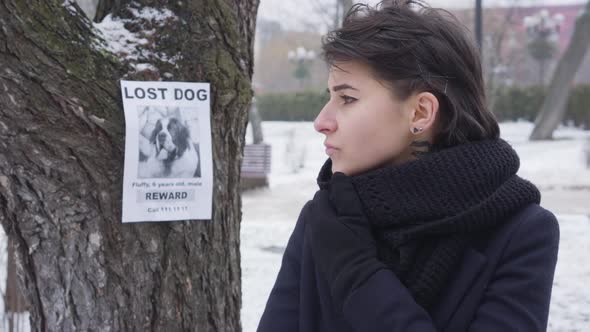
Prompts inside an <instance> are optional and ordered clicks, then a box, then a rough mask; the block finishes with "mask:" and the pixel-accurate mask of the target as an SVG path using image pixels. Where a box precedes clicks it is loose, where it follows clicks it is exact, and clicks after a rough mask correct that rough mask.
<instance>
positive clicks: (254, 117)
mask: <svg viewBox="0 0 590 332" xmlns="http://www.w3.org/2000/svg"><path fill="white" fill-rule="evenodd" d="M250 126H251V127H252V144H261V143H264V135H263V133H262V118H261V117H260V112H258V102H257V101H256V98H252V104H251V105H250Z"/></svg>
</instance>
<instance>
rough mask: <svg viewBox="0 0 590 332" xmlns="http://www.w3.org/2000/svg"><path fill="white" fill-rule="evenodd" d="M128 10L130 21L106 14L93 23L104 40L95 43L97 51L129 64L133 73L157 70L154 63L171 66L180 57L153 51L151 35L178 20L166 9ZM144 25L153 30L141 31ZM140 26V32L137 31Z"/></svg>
mask: <svg viewBox="0 0 590 332" xmlns="http://www.w3.org/2000/svg"><path fill="white" fill-rule="evenodd" d="M127 10H128V11H129V12H130V13H131V14H132V15H133V16H134V18H132V19H128V18H120V17H113V15H112V14H108V15H107V16H106V17H105V18H104V19H103V20H102V22H100V23H93V25H94V27H95V30H97V31H98V33H97V35H99V37H101V38H102V39H103V40H102V41H98V40H97V43H96V44H95V48H96V49H98V50H106V51H108V52H110V53H113V54H114V55H115V56H117V57H119V58H122V59H123V61H125V62H127V63H128V64H129V65H131V66H132V67H133V68H134V69H135V70H136V71H144V70H150V71H158V68H156V67H155V66H154V65H153V60H157V61H162V62H167V63H171V64H174V63H176V61H177V60H178V59H180V57H179V56H172V57H170V56H167V55H166V54H163V53H160V52H155V51H154V46H155V45H153V43H154V42H153V40H154V38H153V37H154V35H156V34H157V32H158V31H157V30H158V27H163V26H165V25H166V24H168V23H169V22H170V20H172V21H176V20H178V17H177V16H176V15H175V14H174V13H173V12H172V11H170V10H169V9H167V8H163V9H161V8H153V7H142V8H133V7H129V8H127ZM146 23H148V24H147V25H149V26H150V27H153V28H152V29H146V28H143V27H144V26H145V25H146ZM132 26H134V27H135V28H136V29H133V28H132V29H131V30H137V32H134V31H131V30H130V29H129V27H132ZM137 27H141V29H137Z"/></svg>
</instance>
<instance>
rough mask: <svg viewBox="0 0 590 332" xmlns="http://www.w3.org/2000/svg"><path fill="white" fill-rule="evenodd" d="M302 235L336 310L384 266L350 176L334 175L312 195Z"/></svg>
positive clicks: (338, 173) (337, 173)
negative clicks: (305, 239) (304, 235)
mask: <svg viewBox="0 0 590 332" xmlns="http://www.w3.org/2000/svg"><path fill="white" fill-rule="evenodd" d="M306 232H308V233H309V234H308V236H309V237H310V241H311V248H312V254H313V258H314V260H315V264H316V267H317V268H318V269H319V270H320V272H321V273H322V275H323V276H324V278H325V279H326V280H327V281H328V284H329V285H330V288H331V291H332V299H333V301H334V304H335V305H336V308H337V309H338V310H341V309H342V306H343V304H344V301H345V300H346V298H347V297H348V295H350V294H351V293H352V292H353V291H354V290H355V289H357V288H358V287H359V286H360V285H362V284H363V283H364V282H365V281H366V280H367V279H369V278H370V277H371V276H372V275H373V274H374V273H375V272H377V271H378V270H380V269H384V268H386V266H385V265H384V264H383V263H382V262H380V261H379V260H378V259H377V247H376V243H375V239H374V237H373V235H372V232H371V227H370V224H369V222H368V220H367V218H366V216H365V215H364V213H363V209H362V205H361V201H360V199H359V197H358V194H357V193H356V190H355V189H354V187H353V185H352V182H351V181H350V177H348V176H346V175H345V174H343V173H340V172H336V173H334V174H333V175H332V178H331V180H330V187H329V189H328V190H320V191H318V192H317V193H316V195H315V196H314V198H313V201H312V203H311V213H310V220H309V222H308V223H307V225H306Z"/></svg>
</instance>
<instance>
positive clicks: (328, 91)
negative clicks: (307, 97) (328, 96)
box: [326, 84, 358, 93]
mask: <svg viewBox="0 0 590 332" xmlns="http://www.w3.org/2000/svg"><path fill="white" fill-rule="evenodd" d="M344 89H352V90H356V91H358V89H357V88H354V87H352V86H350V85H348V84H340V85H336V86H335V87H333V88H332V90H333V91H334V92H336V91H339V90H344ZM326 92H327V93H330V89H326Z"/></svg>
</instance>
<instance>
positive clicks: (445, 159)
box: [258, 1, 559, 332]
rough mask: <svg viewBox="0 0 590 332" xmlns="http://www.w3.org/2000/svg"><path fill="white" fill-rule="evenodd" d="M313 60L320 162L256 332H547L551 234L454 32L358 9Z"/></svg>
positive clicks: (407, 5) (410, 14)
mask: <svg viewBox="0 0 590 332" xmlns="http://www.w3.org/2000/svg"><path fill="white" fill-rule="evenodd" d="M416 5H418V6H417V8H416ZM323 54H324V57H325V59H326V60H327V63H328V64H329V65H330V74H329V78H328V92H329V94H330V100H329V101H328V103H327V104H326V105H325V106H324V108H323V109H322V110H321V112H320V113H319V115H318V116H317V119H316V120H315V123H314V125H315V128H316V130H317V131H318V132H320V133H322V134H324V135H325V137H326V139H325V146H326V153H327V154H328V156H329V159H328V160H327V162H326V163H325V164H324V166H323V167H322V169H321V170H320V174H319V176H318V184H319V187H320V190H319V191H318V192H317V193H316V194H315V196H314V198H313V200H311V201H310V202H308V203H307V204H306V205H305V206H304V207H303V210H302V211H301V214H300V217H299V220H298V221H297V224H296V226H295V229H294V231H293V234H292V235H291V238H290V240H289V243H288V245H287V248H286V250H285V254H284V256H283V261H282V266H281V269H280V272H279V274H278V277H277V280H276V283H275V285H274V288H273V289H272V292H271V294H270V297H269V299H268V302H267V305H266V309H265V311H264V314H263V315H262V318H261V321H260V325H259V327H258V331H259V332H288V331H301V332H314V331H334V332H346V331H405V332H408V331H410V332H411V331H420V332H426V331H453V332H455V331H490V332H491V331H494V332H496V331H544V330H546V327H547V316H548V312H549V302H550V298H551V287H552V283H553V274H554V270H555V264H556V260H557V251H558V244H559V228H558V224H557V221H556V219H555V217H554V216H553V214H552V213H551V212H549V211H547V210H545V209H543V208H542V207H540V206H539V202H540V194H539V191H538V190H537V188H536V187H535V186H534V185H533V184H531V183H530V182H528V181H526V180H524V179H522V178H520V177H518V176H517V175H516V172H517V170H518V168H519V158H518V156H517V154H516V152H515V151H514V150H513V149H512V148H511V147H510V145H509V144H508V143H506V142H505V141H503V140H502V139H500V138H499V127H498V124H497V122H496V120H495V118H494V116H493V115H492V114H491V113H490V111H489V110H488V109H487V107H486V102H485V96H484V83H483V79H482V69H481V64H480V61H479V55H478V52H477V51H476V50H475V48H474V46H473V43H472V41H471V40H470V39H469V38H468V37H467V34H466V32H465V31H464V30H463V29H462V28H461V26H460V25H459V24H458V23H457V22H456V20H455V19H453V18H452V16H451V15H450V14H448V13H446V12H444V11H441V10H435V9H431V8H427V7H425V6H422V5H420V4H416V3H415V2H414V1H389V2H388V4H387V5H384V4H381V5H379V6H377V7H370V6H366V5H355V6H354V7H353V8H352V9H351V11H350V12H349V13H348V15H347V17H346V19H345V22H344V24H343V27H342V28H340V29H338V30H336V31H333V32H331V33H329V34H328V35H327V36H326V38H325V39H324V40H323Z"/></svg>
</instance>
